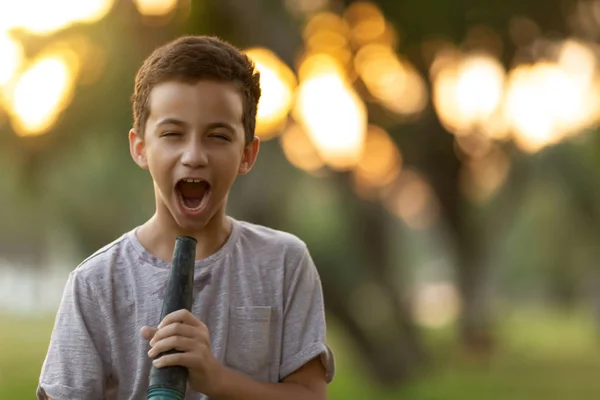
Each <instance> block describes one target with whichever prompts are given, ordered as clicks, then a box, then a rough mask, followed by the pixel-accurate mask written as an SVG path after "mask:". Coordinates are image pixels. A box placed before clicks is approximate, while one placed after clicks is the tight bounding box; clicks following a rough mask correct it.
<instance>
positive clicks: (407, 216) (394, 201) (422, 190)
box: [382, 168, 439, 230]
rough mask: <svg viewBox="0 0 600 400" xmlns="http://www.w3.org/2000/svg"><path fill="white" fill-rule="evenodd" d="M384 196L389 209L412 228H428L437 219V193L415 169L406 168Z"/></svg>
mask: <svg viewBox="0 0 600 400" xmlns="http://www.w3.org/2000/svg"><path fill="white" fill-rule="evenodd" d="M382 196H383V201H384V204H385V206H386V207H387V209H388V210H389V211H390V212H391V213H393V214H395V215H396V216H398V217H399V218H401V219H402V220H403V221H404V223H405V224H406V225H407V226H409V227H410V228H411V229H414V230H424V229H428V228H430V227H431V226H432V225H433V224H434V223H435V222H436V220H437V217H438V214H439V209H438V204H437V202H436V197H435V193H434V192H433V189H432V188H431V186H430V185H429V183H428V182H427V181H426V180H425V178H424V177H423V176H422V175H421V174H420V173H419V172H417V171H415V170H412V169H408V168H406V169H404V170H403V171H402V174H401V175H400V178H399V179H398V180H397V182H396V183H395V184H394V185H393V186H392V187H390V188H389V189H388V190H386V191H385V192H384V193H383V194H382Z"/></svg>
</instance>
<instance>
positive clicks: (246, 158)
mask: <svg viewBox="0 0 600 400" xmlns="http://www.w3.org/2000/svg"><path fill="white" fill-rule="evenodd" d="M259 148H260V139H259V138H258V136H254V139H252V142H250V143H249V144H247V145H246V147H244V153H243V154H242V162H241V163H240V168H239V169H238V174H240V175H246V174H247V173H248V172H250V170H251V169H252V167H253V166H254V162H255V161H256V156H258V149H259Z"/></svg>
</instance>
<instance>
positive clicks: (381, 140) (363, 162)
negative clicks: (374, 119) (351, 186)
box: [353, 125, 402, 197]
mask: <svg viewBox="0 0 600 400" xmlns="http://www.w3.org/2000/svg"><path fill="white" fill-rule="evenodd" d="M401 167H402V156H401V154H400V151H399V150H398V147H397V146H396V144H395V143H394V141H393V140H392V138H391V137H390V136H389V134H388V133H387V132H386V131H385V130H384V129H382V128H381V127H379V126H376V125H369V127H368V129H367V137H366V142H365V147H364V151H363V155H362V157H361V158H360V160H359V162H358V164H357V165H356V167H355V168H354V170H353V177H354V182H355V186H356V189H357V191H358V192H359V194H362V195H365V196H368V197H371V196H372V195H375V194H376V192H377V189H382V188H384V187H386V186H388V185H389V184H391V183H392V182H394V180H395V179H396V178H397V177H398V176H399V175H400V170H401Z"/></svg>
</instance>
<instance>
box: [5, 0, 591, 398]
mask: <svg viewBox="0 0 600 400" xmlns="http://www.w3.org/2000/svg"><path fill="white" fill-rule="evenodd" d="M182 34H210V35H218V36H220V37H222V38H224V39H226V40H228V41H231V42H232V43H234V44H235V45H237V46H238V47H240V48H242V49H243V50H244V51H246V52H247V53H248V54H249V55H250V57H251V58H252V59H253V60H254V61H255V62H256V64H257V68H258V69H259V70H260V71H261V73H262V86H263V97H262V99H261V102H260V104H259V111H258V128H257V134H258V135H259V136H260V137H261V138H262V140H263V144H262V147H261V153H260V157H259V159H258V162H257V165H256V167H255V169H254V170H253V172H252V173H251V174H250V175H248V176H245V177H242V178H240V179H239V180H238V182H237V183H236V185H235V187H234V189H233V194H232V196H231V203H230V208H229V213H230V214H231V215H233V216H234V217H236V218H239V219H245V220H248V221H251V222H255V223H260V224H265V225H268V226H270V227H273V228H276V229H283V230H287V231H290V232H292V233H294V234H296V235H298V236H300V237H301V238H302V239H303V240H305V241H306V242H307V244H308V245H309V248H310V249H311V251H312V254H313V257H314V259H315V261H316V263H317V265H318V268H319V271H320V273H321V277H322V280H323V286H324V291H325V297H326V306H327V314H328V328H329V338H330V342H331V346H332V347H333V349H334V351H335V352H336V355H337V366H338V372H337V377H336V380H335V381H334V382H333V383H332V384H331V386H330V399H333V400H342V399H343V400H352V399H407V400H438V399H439V400H442V399H443V400H454V399H461V400H469V399H482V398H483V399H486V400H495V399H513V400H519V399H533V400H535V399H545V400H555V399H595V398H597V397H598V395H599V393H600V380H598V373H600V340H599V339H600V337H599V334H600V269H599V268H598V266H597V259H598V256H600V250H599V248H598V245H597V242H596V240H597V239H594V238H595V237H596V235H597V234H598V233H599V232H600V208H599V205H600V187H599V185H598V182H599V181H600V136H599V134H598V132H597V130H598V128H597V123H598V118H599V116H600V114H599V111H600V68H599V67H600V64H599V61H600V58H599V57H600V45H599V42H598V41H599V40H600V1H598V0H581V1H575V0H572V1H569V0H564V1H563V0H488V1H485V2H482V1H476V0H454V1H438V0H397V1H383V0H380V1H373V2H365V1H341V0H245V1H239V0H220V1H215V0H213V1H209V0H130V1H126V0H20V1H18V2H17V1H1V2H0V171H1V173H0V177H1V178H0V204H1V205H2V207H1V208H0V316H1V321H2V322H1V324H0V343H1V344H2V347H3V350H2V352H0V398H1V399H9V400H12V399H16V400H20V399H31V398H34V392H35V387H36V384H37V379H38V376H39V372H40V368H41V364H42V362H43V359H44V356H45V353H46V349H47V345H48V341H49V337H50V332H51V329H52V324H53V319H54V315H55V312H56V310H57V307H58V303H59V301H60V297H61V293H62V290H63V286H64V284H65V281H66V278H67V275H68V273H69V272H70V271H71V270H72V269H74V268H75V267H76V266H77V265H78V264H79V263H80V262H81V261H82V260H83V259H84V258H86V257H87V256H88V255H90V254H91V253H92V252H94V251H96V250H97V249H99V248H100V247H102V246H103V245H105V244H106V243H108V242H110V241H112V240H114V239H116V238H117V237H118V236H120V235H121V234H122V233H123V232H125V231H128V230H130V229H132V228H133V227H134V226H136V225H139V224H141V223H143V222H144V221H145V220H146V219H147V218H148V217H150V215H151V214H152V212H153V207H154V202H153V192H152V185H151V180H150V177H149V176H148V175H147V173H146V172H145V171H142V170H140V169H139V168H138V167H137V166H135V164H134V163H133V162H132V160H131V158H130V156H129V150H128V145H127V131H128V130H129V128H130V127H131V123H132V118H131V108H130V101H129V99H130V95H131V93H132V88H133V80H134V75H135V72H136V70H137V68H138V67H139V65H140V63H141V62H142V60H143V59H144V58H145V57H146V56H148V55H149V54H150V52H151V51H152V50H153V49H154V48H155V47H156V46H158V45H161V44H164V43H165V42H167V41H170V40H172V39H174V38H176V37H178V36H180V35H182Z"/></svg>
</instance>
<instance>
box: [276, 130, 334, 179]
mask: <svg viewBox="0 0 600 400" xmlns="http://www.w3.org/2000/svg"><path fill="white" fill-rule="evenodd" d="M280 144H281V148H282V149H283V153H284V154H285V156H286V158H287V160H288V161H289V162H290V163H291V164H292V165H294V166H295V167H296V168H299V169H301V170H303V171H306V172H310V173H313V172H316V171H318V170H320V169H321V168H323V167H324V166H325V163H324V162H323V160H321V157H320V156H319V153H318V151H317V149H316V147H315V145H314V144H313V142H312V141H311V140H310V138H309V137H308V135H307V134H306V132H304V129H302V127H301V126H300V125H299V124H297V123H292V124H290V125H289V126H288V127H287V128H286V130H285V131H284V132H283V134H282V135H281V137H280Z"/></svg>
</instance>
